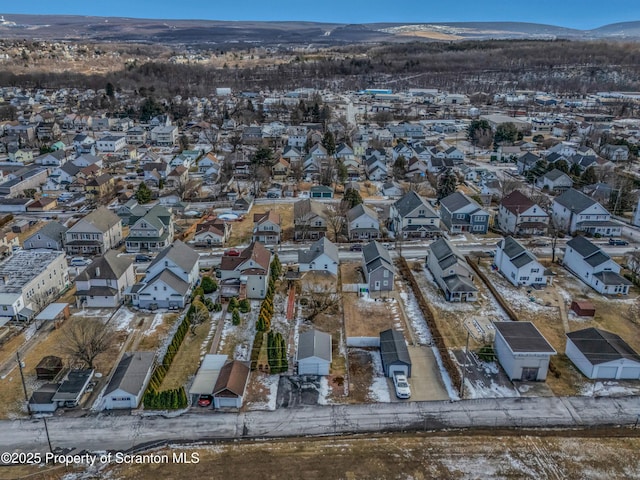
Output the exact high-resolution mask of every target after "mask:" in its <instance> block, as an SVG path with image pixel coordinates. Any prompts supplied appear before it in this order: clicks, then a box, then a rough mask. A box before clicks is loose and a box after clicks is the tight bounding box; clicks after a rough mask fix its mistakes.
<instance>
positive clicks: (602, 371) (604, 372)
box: [596, 367, 618, 378]
mask: <svg viewBox="0 0 640 480" xmlns="http://www.w3.org/2000/svg"><path fill="white" fill-rule="evenodd" d="M617 373H618V367H599V368H598V374H597V375H596V378H616V374H617Z"/></svg>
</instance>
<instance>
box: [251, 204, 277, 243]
mask: <svg viewBox="0 0 640 480" xmlns="http://www.w3.org/2000/svg"><path fill="white" fill-rule="evenodd" d="M280 232H281V227H280V214H279V213H277V212H276V211H275V210H268V211H266V212H265V213H255V214H254V215H253V241H254V242H261V243H264V244H266V245H274V244H278V243H280Z"/></svg>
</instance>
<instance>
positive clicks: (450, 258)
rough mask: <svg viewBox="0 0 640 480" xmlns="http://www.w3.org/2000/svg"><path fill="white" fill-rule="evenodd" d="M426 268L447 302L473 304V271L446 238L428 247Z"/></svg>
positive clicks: (474, 289)
mask: <svg viewBox="0 0 640 480" xmlns="http://www.w3.org/2000/svg"><path fill="white" fill-rule="evenodd" d="M428 250H429V253H428V255H427V268H428V269H429V271H430V272H431V274H432V275H433V278H434V280H435V281H436V283H437V284H438V286H439V287H440V288H441V289H442V291H443V292H444V297H445V299H446V300H447V301H449V302H475V301H476V300H477V295H478V289H477V288H476V287H475V286H474V285H473V271H472V270H471V267H469V265H468V264H467V262H466V260H465V259H464V257H463V256H462V254H461V253H460V252H459V251H458V249H457V248H456V247H454V246H453V244H452V243H451V242H449V240H447V239H446V238H439V239H438V240H436V241H435V242H433V243H431V245H429V247H428Z"/></svg>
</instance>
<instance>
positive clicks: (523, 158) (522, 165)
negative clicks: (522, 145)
mask: <svg viewBox="0 0 640 480" xmlns="http://www.w3.org/2000/svg"><path fill="white" fill-rule="evenodd" d="M539 161H540V157H539V156H538V155H536V154H535V153H531V152H526V153H524V154H522V155H520V156H519V157H518V160H516V165H517V167H518V173H519V174H520V175H524V174H525V173H527V172H528V171H529V170H531V169H533V168H534V167H535V166H536V164H537V163H538V162H539Z"/></svg>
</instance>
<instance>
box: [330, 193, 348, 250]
mask: <svg viewBox="0 0 640 480" xmlns="http://www.w3.org/2000/svg"><path fill="white" fill-rule="evenodd" d="M324 213H325V215H326V216H327V226H328V227H329V229H330V230H331V232H332V234H333V241H334V242H336V243H337V242H338V237H339V236H340V234H341V233H342V231H343V229H344V227H345V225H346V220H347V219H346V213H347V212H346V211H345V206H344V204H343V203H342V202H340V203H339V204H338V205H327V208H325V209H324Z"/></svg>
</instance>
